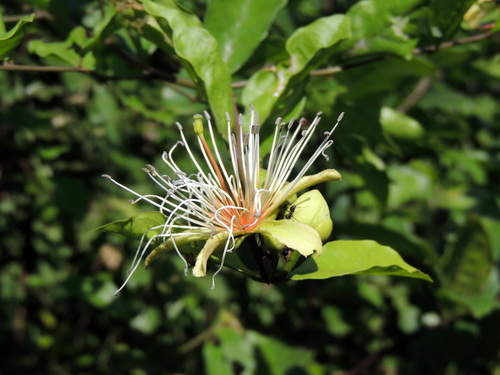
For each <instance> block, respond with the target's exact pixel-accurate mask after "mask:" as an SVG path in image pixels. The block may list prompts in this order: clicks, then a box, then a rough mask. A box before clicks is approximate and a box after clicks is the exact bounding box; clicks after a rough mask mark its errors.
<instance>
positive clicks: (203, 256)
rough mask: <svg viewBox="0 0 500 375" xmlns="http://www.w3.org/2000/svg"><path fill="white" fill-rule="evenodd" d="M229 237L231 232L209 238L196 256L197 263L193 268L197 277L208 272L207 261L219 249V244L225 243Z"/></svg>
mask: <svg viewBox="0 0 500 375" xmlns="http://www.w3.org/2000/svg"><path fill="white" fill-rule="evenodd" d="M228 237H229V232H221V233H218V234H216V235H215V236H213V237H212V238H209V239H208V240H207V242H205V246H203V249H201V251H200V253H199V254H198V256H197V257H196V263H195V265H194V268H193V275H194V276H195V277H202V276H205V275H206V274H207V262H208V258H210V256H211V255H212V253H213V252H214V251H215V250H217V248H218V247H219V245H221V244H223V243H225V242H226V241H227V239H228Z"/></svg>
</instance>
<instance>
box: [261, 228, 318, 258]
mask: <svg viewBox="0 0 500 375" xmlns="http://www.w3.org/2000/svg"><path fill="white" fill-rule="evenodd" d="M254 232H255V233H261V234H262V235H264V236H271V237H272V239H274V240H276V241H278V242H279V243H280V244H283V245H284V246H288V247H289V248H291V249H294V250H297V251H298V252H299V253H300V254H301V255H303V256H305V257H307V256H309V255H311V254H313V253H314V252H316V254H318V255H319V254H321V251H322V242H321V238H320V236H319V234H318V232H316V231H315V230H314V229H313V228H311V227H310V226H309V225H307V224H303V223H301V222H298V221H295V220H264V221H263V222H262V223H261V224H260V225H259V226H258V227H257V228H256V229H255V230H254ZM276 250H280V249H279V248H278V249H276Z"/></svg>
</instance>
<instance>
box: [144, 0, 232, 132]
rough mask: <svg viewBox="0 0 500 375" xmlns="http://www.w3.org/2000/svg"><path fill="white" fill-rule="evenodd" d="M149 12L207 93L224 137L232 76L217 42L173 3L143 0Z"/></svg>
mask: <svg viewBox="0 0 500 375" xmlns="http://www.w3.org/2000/svg"><path fill="white" fill-rule="evenodd" d="M142 3H143V4H144V9H145V10H146V12H147V13H148V14H150V15H152V16H153V17H155V18H156V20H157V21H158V23H159V25H160V26H161V28H162V29H163V31H164V33H165V34H167V35H168V37H169V38H170V39H171V41H172V44H173V47H174V50H175V52H176V53H177V55H178V56H179V57H180V59H181V63H182V64H183V65H184V67H185V68H186V70H187V71H188V73H189V74H190V75H191V78H192V79H193V80H194V81H195V83H196V84H197V85H198V87H199V88H200V89H201V91H202V93H204V94H206V96H207V98H208V103H209V105H210V109H211V110H212V113H213V115H214V117H215V120H216V124H217V126H218V128H219V130H221V132H222V133H223V134H225V127H226V122H227V120H226V112H228V113H230V114H231V113H232V89H231V76H230V72H229V69H228V67H227V65H226V64H225V63H224V61H223V60H222V57H221V55H220V52H219V45H218V43H217V40H216V39H215V38H214V37H213V36H212V35H211V34H210V33H209V32H208V30H206V29H205V28H204V27H203V25H202V24H201V22H200V20H199V19H198V18H197V17H196V16H195V15H193V14H191V13H188V12H187V11H185V10H184V9H183V8H181V7H180V6H178V5H177V4H176V3H175V2H174V1H172V0H166V1H164V2H162V3H161V4H158V3H155V2H153V1H151V0H143V1H142Z"/></svg>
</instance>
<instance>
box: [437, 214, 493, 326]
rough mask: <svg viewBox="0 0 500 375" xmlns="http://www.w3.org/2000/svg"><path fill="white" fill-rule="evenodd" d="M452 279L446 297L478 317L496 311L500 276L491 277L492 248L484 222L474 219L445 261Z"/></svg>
mask: <svg viewBox="0 0 500 375" xmlns="http://www.w3.org/2000/svg"><path fill="white" fill-rule="evenodd" d="M445 270H446V272H447V275H448V277H449V279H448V281H447V282H446V288H445V289H444V290H443V294H444V295H446V296H447V297H448V298H450V299H452V300H455V301H457V302H460V303H462V304H464V305H466V306H467V308H468V309H470V311H471V312H472V313H473V314H474V315H475V316H477V317H481V316H484V315H486V314H488V313H489V312H491V311H492V310H493V309H494V308H495V299H496V294H497V292H498V290H499V287H498V276H497V275H496V274H492V273H493V272H492V270H493V249H492V247H491V242H490V237H489V236H488V233H487V231H486V230H485V228H484V227H483V224H482V222H481V220H480V219H479V218H477V217H471V218H470V219H469V222H468V223H467V225H466V226H465V227H464V228H463V229H462V230H461V232H460V234H459V237H458V241H457V243H456V246H455V248H454V250H453V253H452V254H451V256H450V258H449V259H448V260H447V261H446V264H445Z"/></svg>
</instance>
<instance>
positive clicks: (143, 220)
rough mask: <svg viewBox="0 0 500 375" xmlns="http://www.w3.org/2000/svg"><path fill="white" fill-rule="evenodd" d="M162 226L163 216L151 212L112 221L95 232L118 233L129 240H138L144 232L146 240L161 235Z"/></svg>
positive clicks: (163, 222) (156, 212)
mask: <svg viewBox="0 0 500 375" xmlns="http://www.w3.org/2000/svg"><path fill="white" fill-rule="evenodd" d="M164 224H165V215H163V214H162V213H160V212H158V211H151V212H143V213H140V214H137V215H135V216H132V217H131V218H128V219H126V220H117V221H113V222H111V223H108V224H105V225H103V226H101V227H99V228H97V229H96V230H97V231H102V232H112V233H118V234H122V235H124V236H127V237H130V238H135V239H140V238H141V237H142V235H143V234H144V233H146V232H147V234H146V238H151V237H153V236H154V235H156V234H160V233H162V232H163V229H164V228H163V225H164Z"/></svg>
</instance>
